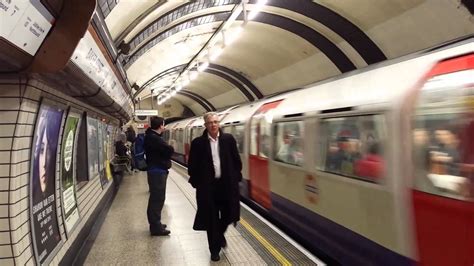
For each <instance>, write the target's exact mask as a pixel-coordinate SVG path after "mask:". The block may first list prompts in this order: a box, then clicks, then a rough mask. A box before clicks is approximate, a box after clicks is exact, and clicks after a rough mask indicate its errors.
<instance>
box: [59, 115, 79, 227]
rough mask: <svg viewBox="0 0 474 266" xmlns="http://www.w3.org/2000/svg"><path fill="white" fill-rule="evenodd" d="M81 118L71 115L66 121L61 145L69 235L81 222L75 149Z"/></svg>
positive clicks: (65, 212) (65, 210)
mask: <svg viewBox="0 0 474 266" xmlns="http://www.w3.org/2000/svg"><path fill="white" fill-rule="evenodd" d="M79 117H80V116H79V115H78V114H70V115H69V116H68V118H67V119H66V124H65V126H64V133H63V140H62V145H61V181H62V182H61V183H62V192H63V198H62V200H63V208H64V225H65V226H66V232H68V233H69V232H70V231H71V229H72V228H73V227H74V225H75V224H76V222H77V221H79V212H78V210H77V204H76V194H75V190H74V162H75V154H74V152H75V150H74V147H75V140H76V130H77V126H78V124H79Z"/></svg>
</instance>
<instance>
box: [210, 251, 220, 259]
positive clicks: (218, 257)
mask: <svg viewBox="0 0 474 266" xmlns="http://www.w3.org/2000/svg"><path fill="white" fill-rule="evenodd" d="M220 259H221V256H219V253H211V260H212V261H219V260H220Z"/></svg>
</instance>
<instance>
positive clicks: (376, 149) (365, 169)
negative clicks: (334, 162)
mask: <svg viewBox="0 0 474 266" xmlns="http://www.w3.org/2000/svg"><path fill="white" fill-rule="evenodd" d="M384 168H385V167H384V161H383V158H382V156H381V155H380V145H379V143H376V142H375V143H372V144H371V145H370V146H369V148H368V150H367V154H366V155H365V156H364V158H362V159H360V160H357V161H356V162H355V164H354V174H355V175H356V176H359V177H365V178H369V179H371V180H374V181H376V180H378V179H380V178H381V177H382V175H383V172H384Z"/></svg>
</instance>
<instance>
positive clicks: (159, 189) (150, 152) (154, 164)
mask: <svg viewBox="0 0 474 266" xmlns="http://www.w3.org/2000/svg"><path fill="white" fill-rule="evenodd" d="M164 130H165V123H164V119H163V118H162V117H158V116H155V117H152V118H151V119H150V127H149V128H148V129H147V130H146V132H145V145H144V146H145V155H146V163H147V166H148V169H147V176H148V186H149V188H150V198H149V199H148V208H147V217H148V223H149V224H150V234H151V235H152V236H166V235H169V234H170V231H169V230H167V229H166V225H165V224H162V223H161V210H162V209H163V204H164V203H165V195H166V179H167V178H168V169H169V168H171V155H172V154H173V153H174V149H173V147H172V146H170V145H168V144H167V143H166V142H165V141H164V140H163V139H162V138H161V133H162V132H163V131H164Z"/></svg>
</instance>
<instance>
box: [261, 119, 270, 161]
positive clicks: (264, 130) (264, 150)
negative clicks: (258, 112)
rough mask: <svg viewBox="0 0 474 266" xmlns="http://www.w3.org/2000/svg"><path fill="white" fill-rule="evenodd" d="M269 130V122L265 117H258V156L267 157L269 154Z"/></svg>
mask: <svg viewBox="0 0 474 266" xmlns="http://www.w3.org/2000/svg"><path fill="white" fill-rule="evenodd" d="M270 130H271V124H270V123H268V122H267V120H266V119H260V149H259V156H260V157H263V158H268V157H269V156H270V145H271V139H270Z"/></svg>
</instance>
